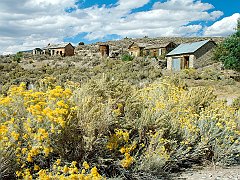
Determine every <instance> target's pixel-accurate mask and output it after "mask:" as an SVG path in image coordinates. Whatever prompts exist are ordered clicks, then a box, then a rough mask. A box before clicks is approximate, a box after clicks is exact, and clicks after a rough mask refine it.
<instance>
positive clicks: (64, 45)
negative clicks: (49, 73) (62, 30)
mask: <svg viewBox="0 0 240 180" xmlns="http://www.w3.org/2000/svg"><path fill="white" fill-rule="evenodd" d="M68 44H71V43H62V44H50V45H48V46H47V47H44V48H43V49H58V48H65V47H66V46H67V45H68Z"/></svg>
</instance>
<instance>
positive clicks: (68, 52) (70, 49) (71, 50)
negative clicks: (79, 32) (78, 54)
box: [64, 44, 74, 56]
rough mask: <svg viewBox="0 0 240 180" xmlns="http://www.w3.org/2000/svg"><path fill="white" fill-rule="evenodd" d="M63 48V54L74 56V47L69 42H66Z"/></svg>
mask: <svg viewBox="0 0 240 180" xmlns="http://www.w3.org/2000/svg"><path fill="white" fill-rule="evenodd" d="M64 50H65V51H64V52H65V56H74V47H73V46H72V45H71V44H68V45H67V46H66V47H65V49H64Z"/></svg>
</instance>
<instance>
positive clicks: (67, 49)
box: [43, 43, 75, 57]
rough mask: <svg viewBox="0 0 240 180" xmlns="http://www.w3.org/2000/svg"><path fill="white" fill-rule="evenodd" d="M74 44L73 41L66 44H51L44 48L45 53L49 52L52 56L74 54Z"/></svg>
mask: <svg viewBox="0 0 240 180" xmlns="http://www.w3.org/2000/svg"><path fill="white" fill-rule="evenodd" d="M74 49H75V48H74V46H73V45H72V44H71V43H65V44H54V45H51V44H49V45H48V46H47V47H45V48H43V54H48V55H50V56H56V55H60V56H63V57H65V56H74Z"/></svg>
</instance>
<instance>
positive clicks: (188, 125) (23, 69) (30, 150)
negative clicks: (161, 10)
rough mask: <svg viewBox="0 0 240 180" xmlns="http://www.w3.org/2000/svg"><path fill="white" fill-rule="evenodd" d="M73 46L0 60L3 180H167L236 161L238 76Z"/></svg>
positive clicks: (239, 147) (211, 68)
mask: <svg viewBox="0 0 240 180" xmlns="http://www.w3.org/2000/svg"><path fill="white" fill-rule="evenodd" d="M146 39H147V38H144V39H138V41H139V42H140V41H144V40H146ZM163 39H165V38H162V40H163ZM173 39H174V38H173ZM176 39H177V38H176ZM181 39H184V38H181ZM190 39H192V40H195V39H193V38H188V39H187V38H186V41H189V40H190ZM150 40H151V39H150ZM152 40H153V39H152ZM157 40H158V39H157ZM120 42H121V43H120ZM122 42H124V43H125V42H126V43H125V44H126V45H124V46H125V47H127V44H128V43H129V42H130V39H124V40H121V41H116V42H114V41H112V43H115V44H116V46H119V47H120V46H123V44H124V43H122ZM178 42H180V38H179V41H178ZM109 44H110V42H109ZM121 44H122V45H121ZM110 45H111V44H110ZM91 46H92V47H95V48H97V44H95V45H87V46H86V47H88V48H89V51H94V52H95V53H97V51H96V49H95V50H94V48H91ZM92 49H93V50H92ZM76 50H77V52H80V50H81V53H77V55H76V56H73V57H57V56H55V57H50V56H44V55H39V56H33V55H31V54H23V55H19V54H18V55H10V56H1V57H0V69H1V73H0V80H1V82H0V83H1V84H0V90H1V94H0V179H6V180H8V179H13V180H14V179H40V180H42V179H86V180H87V179H99V180H100V179H171V174H172V173H173V172H178V171H180V170H182V169H183V168H189V167H192V166H193V165H202V164H206V163H214V164H217V165H221V166H223V167H224V166H229V165H235V164H239V163H240V157H239V153H240V145H239V141H240V138H239V137H240V136H239V135H240V122H239V119H240V96H239V94H240V92H239V90H240V82H239V74H238V73H237V72H235V71H230V70H223V69H222V66H221V64H220V63H218V62H216V63H214V64H212V65H210V66H207V67H204V68H202V69H185V70H182V71H180V72H170V71H167V70H166V69H165V67H164V66H162V65H160V64H159V62H157V61H155V60H154V59H145V58H135V59H133V60H131V61H123V60H121V57H119V58H118V59H111V58H106V59H103V58H99V57H97V55H93V56H92V55H91V56H90V55H89V54H88V51H87V50H84V48H83V46H78V47H77V48H76ZM83 53H84V54H86V55H84V56H83V55H82V54H83Z"/></svg>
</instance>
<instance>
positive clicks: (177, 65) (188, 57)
mask: <svg viewBox="0 0 240 180" xmlns="http://www.w3.org/2000/svg"><path fill="white" fill-rule="evenodd" d="M215 46H216V43H215V42H214V41H212V40H205V41H199V42H192V43H184V44H180V45H179V46H178V47H177V48H175V49H174V50H172V51H171V52H169V53H168V54H167V55H166V57H167V69H168V70H175V71H179V70H181V69H186V68H200V67H203V66H206V65H209V64H211V57H212V50H213V48H214V47H215Z"/></svg>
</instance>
